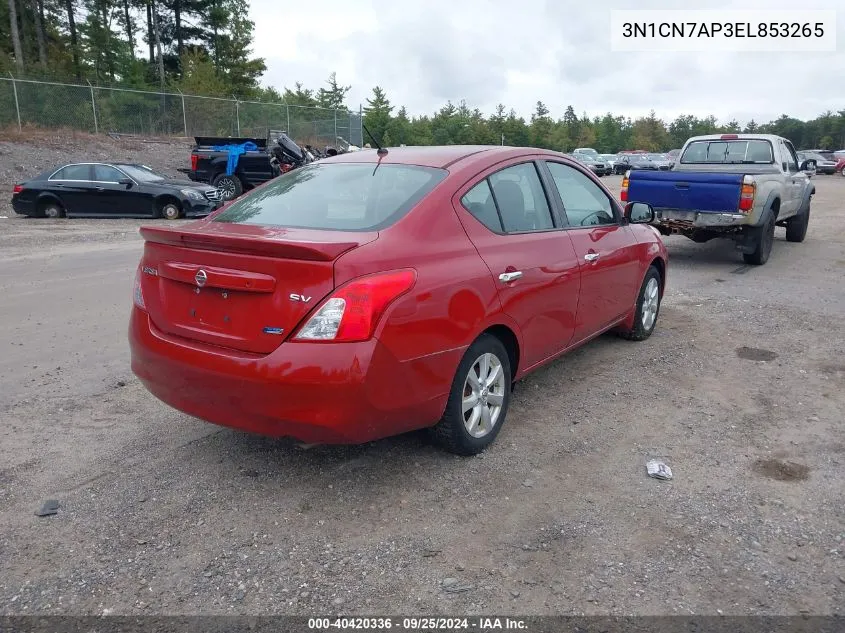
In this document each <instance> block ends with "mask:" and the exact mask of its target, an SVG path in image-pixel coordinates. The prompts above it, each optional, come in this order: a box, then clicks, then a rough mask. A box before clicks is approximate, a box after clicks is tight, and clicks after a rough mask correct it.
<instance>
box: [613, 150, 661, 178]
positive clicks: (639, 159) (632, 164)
mask: <svg viewBox="0 0 845 633" xmlns="http://www.w3.org/2000/svg"><path fill="white" fill-rule="evenodd" d="M634 169H651V170H657V165H656V164H655V163H653V162H652V161H650V160H649V159H648V157H647V155H646V154H624V155H623V156H620V157H619V160H617V161H616V162H615V163H614V164H613V173H614V174H624V173H625V172H627V171H631V170H634Z"/></svg>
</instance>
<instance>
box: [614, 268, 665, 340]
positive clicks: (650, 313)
mask: <svg viewBox="0 0 845 633" xmlns="http://www.w3.org/2000/svg"><path fill="white" fill-rule="evenodd" d="M660 281H661V279H660V271H659V270H657V267H656V266H649V267H648V270H647V271H646V274H645V278H644V279H643V285H642V286H640V294H639V296H638V297H637V307H636V310H635V312H634V325H633V326H632V327H631V329H629V330H624V331H621V332H619V335H620V336H621V337H622V338H625V339H628V340H629V341H644V340H646V339H647V338H648V337H649V336H651V333H652V332H654V328H655V326H656V325H657V315H658V314H659V312H660V299H661V298H662V297H661V292H660Z"/></svg>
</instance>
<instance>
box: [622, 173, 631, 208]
mask: <svg viewBox="0 0 845 633" xmlns="http://www.w3.org/2000/svg"><path fill="white" fill-rule="evenodd" d="M630 175H631V172H630V171H626V172H625V175H624V176H622V192H621V193H620V194H619V199H620V200H621V201H622V202H628V177H629V176H630Z"/></svg>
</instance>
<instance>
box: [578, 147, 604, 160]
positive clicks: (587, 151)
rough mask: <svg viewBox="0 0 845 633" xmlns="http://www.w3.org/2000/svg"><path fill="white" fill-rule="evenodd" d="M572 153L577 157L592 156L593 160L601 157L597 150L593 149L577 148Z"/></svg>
mask: <svg viewBox="0 0 845 633" xmlns="http://www.w3.org/2000/svg"><path fill="white" fill-rule="evenodd" d="M572 153H573V154H574V155H575V156H580V155H586V156H592V157H593V158H598V157H599V153H598V152H597V151H596V150H594V149H593V148H592V147H576V148H575V149H574V150H572Z"/></svg>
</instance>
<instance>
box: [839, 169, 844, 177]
mask: <svg viewBox="0 0 845 633" xmlns="http://www.w3.org/2000/svg"><path fill="white" fill-rule="evenodd" d="M839 175H840V176H845V167H843V168H842V169H840V170H839Z"/></svg>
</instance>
